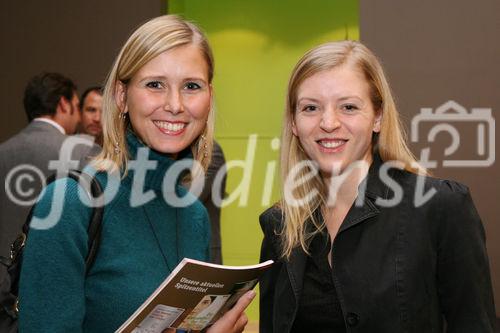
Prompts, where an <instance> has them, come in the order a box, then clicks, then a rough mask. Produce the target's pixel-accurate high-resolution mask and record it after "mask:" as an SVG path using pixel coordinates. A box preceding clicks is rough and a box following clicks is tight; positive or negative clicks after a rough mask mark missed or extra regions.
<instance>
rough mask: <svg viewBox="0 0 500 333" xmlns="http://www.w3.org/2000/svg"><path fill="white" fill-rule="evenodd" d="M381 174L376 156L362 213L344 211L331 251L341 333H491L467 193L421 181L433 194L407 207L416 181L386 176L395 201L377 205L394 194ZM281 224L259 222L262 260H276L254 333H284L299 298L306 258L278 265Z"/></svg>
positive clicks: (269, 219) (263, 286)
mask: <svg viewBox="0 0 500 333" xmlns="http://www.w3.org/2000/svg"><path fill="white" fill-rule="evenodd" d="M380 166H381V161H380V160H379V159H378V158H377V159H376V161H375V162H374V163H373V164H372V166H371V168H370V172H369V175H368V177H367V183H366V180H365V182H364V183H362V185H365V184H367V185H366V196H365V198H364V200H363V204H362V206H360V207H356V206H355V205H353V207H352V208H351V209H350V211H349V212H348V214H347V216H346V218H345V220H344V221H343V223H342V225H341V227H340V230H339V232H338V234H337V236H336V238H335V241H334V244H333V252H332V255H333V259H332V261H333V267H332V271H333V280H334V284H335V287H336V289H337V294H338V297H339V301H340V304H341V308H342V312H343V314H344V317H345V323H346V328H347V332H367V333H368V332H369V333H377V332H380V333H387V332H391V333H392V332H415V333H422V332H443V325H444V320H443V319H445V321H446V322H447V332H464V333H466V332H467V333H469V332H474V333H481V332H494V326H495V308H494V304H493V296H492V295H493V293H492V286H491V278H490V271H489V266H488V257H487V254H486V248H485V235H484V230H483V226H482V224H481V220H480V218H479V216H478V214H477V212H476V209H475V208H474V205H473V203H472V200H471V197H470V195H469V191H468V189H467V188H466V187H465V186H463V185H461V184H458V183H456V182H452V181H446V180H437V179H432V178H425V186H424V188H425V190H426V192H427V191H428V190H429V189H430V188H435V189H436V191H437V192H436V194H435V195H434V196H433V197H432V198H431V199H430V200H429V201H428V202H426V203H425V204H423V205H421V206H419V207H415V205H414V199H415V198H417V199H418V194H417V195H416V194H415V193H416V192H415V188H416V182H417V178H419V177H417V176H416V175H414V174H411V173H408V172H405V171H401V170H396V169H392V171H391V172H390V173H389V175H390V177H391V179H392V180H393V181H395V182H396V183H397V184H398V185H399V186H400V187H401V190H402V193H403V198H402V201H401V202H400V203H399V204H397V205H395V206H393V207H383V206H382V205H381V204H380V202H379V201H377V198H382V199H391V198H393V196H394V194H395V192H394V191H393V189H395V187H394V186H393V185H392V186H388V185H387V184H388V182H384V181H382V179H381V178H380V177H379V176H378V175H379V170H380ZM386 183H387V184H386ZM360 188H361V187H360ZM426 192H424V193H426ZM282 221H283V220H282V214H281V211H280V209H279V208H276V207H273V208H271V209H269V210H267V211H266V212H264V213H263V214H262V215H261V217H260V223H261V227H262V230H263V232H264V240H263V243H262V249H261V261H264V260H268V259H273V260H275V261H277V263H276V264H275V265H274V266H273V267H272V269H271V270H270V271H268V272H266V273H265V274H264V276H263V277H262V279H261V281H260V332H261V333H269V332H279V333H286V332H289V331H290V329H291V327H292V324H293V321H294V318H295V315H296V312H297V307H298V304H299V302H300V299H301V288H302V280H303V276H304V268H305V264H306V260H307V255H306V254H305V252H304V251H303V250H302V249H301V248H296V249H295V250H294V251H293V253H292V255H291V258H290V260H285V259H283V258H281V257H280V249H281V248H280V238H279V237H278V236H277V233H278V232H279V231H280V230H281V228H282V225H283V222H282Z"/></svg>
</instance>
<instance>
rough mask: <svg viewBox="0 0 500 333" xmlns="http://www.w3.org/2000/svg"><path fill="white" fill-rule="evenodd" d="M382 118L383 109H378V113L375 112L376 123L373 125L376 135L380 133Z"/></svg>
mask: <svg viewBox="0 0 500 333" xmlns="http://www.w3.org/2000/svg"><path fill="white" fill-rule="evenodd" d="M382 116H383V112H382V109H378V110H377V111H375V122H374V123H373V132H375V133H379V132H380V127H381V123H382Z"/></svg>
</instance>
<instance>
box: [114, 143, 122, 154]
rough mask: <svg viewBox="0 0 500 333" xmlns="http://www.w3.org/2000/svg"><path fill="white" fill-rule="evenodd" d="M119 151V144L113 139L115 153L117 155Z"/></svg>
mask: <svg viewBox="0 0 500 333" xmlns="http://www.w3.org/2000/svg"><path fill="white" fill-rule="evenodd" d="M121 151H122V150H121V149H120V145H118V142H117V141H115V154H116V155H118V154H120V152H121Z"/></svg>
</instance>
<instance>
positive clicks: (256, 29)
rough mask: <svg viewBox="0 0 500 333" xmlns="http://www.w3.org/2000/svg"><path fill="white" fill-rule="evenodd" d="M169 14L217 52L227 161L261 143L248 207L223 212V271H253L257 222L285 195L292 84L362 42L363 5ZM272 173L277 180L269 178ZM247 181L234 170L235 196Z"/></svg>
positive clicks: (276, 5) (190, 8) (257, 3)
mask: <svg viewBox="0 0 500 333" xmlns="http://www.w3.org/2000/svg"><path fill="white" fill-rule="evenodd" d="M168 12H169V13H176V14H180V15H182V16H183V17H185V18H187V19H189V20H191V21H194V22H195V23H197V24H199V25H200V26H201V28H202V29H203V30H204V31H205V32H206V33H207V35H208V38H209V40H210V43H211V45H212V48H213V51H214V57H215V79H214V88H215V96H216V110H217V123H216V138H217V141H218V142H219V143H220V144H221V146H222V148H223V149H224V153H225V155H226V160H227V161H232V160H233V161H234V160H245V158H246V156H247V151H248V150H249V149H251V148H252V145H249V144H248V142H249V137H250V136H251V135H253V136H252V138H255V140H254V142H255V144H254V147H255V154H254V157H253V163H252V172H251V179H250V186H249V188H248V191H245V192H246V193H248V198H247V202H246V203H245V202H241V200H240V199H241V198H237V200H234V201H233V202H231V203H230V204H228V205H227V206H224V208H223V209H222V248H223V257H224V263H225V264H228V265H248V264H254V263H256V262H257V261H258V258H259V249H260V242H261V239H262V235H261V231H260V228H259V224H258V216H259V214H260V213H261V212H262V211H263V210H265V209H266V208H267V207H269V206H270V205H272V203H273V202H275V201H276V200H277V199H278V198H279V193H280V190H279V170H278V162H277V160H278V150H277V149H276V148H277V147H276V142H275V141H276V139H275V138H277V137H279V135H280V131H281V119H282V113H283V108H284V99H285V93H286V86H287V80H288V77H289V75H290V72H291V70H292V68H293V66H294V65H295V63H296V62H297V61H298V59H299V58H300V57H301V56H302V55H303V54H304V53H305V52H306V51H307V50H308V49H310V48H311V47H313V46H315V45H317V44H320V43H323V42H326V41H332V40H341V39H346V37H347V38H349V39H358V38H359V30H358V1H353V0H351V1H340V0H339V1H327V0H321V1H320V0H313V1H307V2H306V1H298V0H289V1H264V0H254V1H241V0H213V1H206V0H170V1H168ZM252 140H253V139H252ZM273 140H274V141H273ZM273 144H274V145H273ZM252 151H253V150H252ZM233 163H234V162H233ZM236 164H237V163H236ZM273 165H274V169H273V170H274V179H272V178H271V177H270V172H269V170H268V169H269V168H271V167H272V166H273ZM247 168H249V166H248V167H247ZM243 174H244V172H243V170H242V168H240V167H235V168H232V169H230V170H229V173H228V183H227V192H228V194H229V195H230V196H231V194H232V193H233V192H234V190H235V189H237V188H238V186H239V185H240V183H241V182H242V179H243ZM266 175H267V176H266ZM266 183H267V186H266ZM264 193H267V194H269V193H270V196H269V195H264ZM263 195H264V198H263ZM267 198H269V200H266V199H267ZM257 303H258V302H253V303H252V305H251V307H250V309H249V311H248V314H249V317H250V320H251V321H256V320H257V319H258V315H257V313H258V310H257Z"/></svg>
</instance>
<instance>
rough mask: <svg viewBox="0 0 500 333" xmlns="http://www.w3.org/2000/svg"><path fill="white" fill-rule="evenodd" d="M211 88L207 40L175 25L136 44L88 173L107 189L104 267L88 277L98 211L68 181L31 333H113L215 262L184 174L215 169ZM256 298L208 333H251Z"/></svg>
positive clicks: (49, 204)
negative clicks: (171, 277)
mask: <svg viewBox="0 0 500 333" xmlns="http://www.w3.org/2000/svg"><path fill="white" fill-rule="evenodd" d="M212 77H213V58H212V52H211V50H210V47H209V45H208V42H207V39H206V37H205V36H204V35H203V34H202V33H201V32H200V30H199V29H198V28H197V27H196V26H195V25H193V24H191V23H189V22H186V21H184V20H182V19H180V18H178V17H176V16H162V17H158V18H156V19H153V20H151V21H149V22H147V23H145V24H144V25H143V26H141V27H139V28H138V29H137V30H136V31H135V32H134V33H133V34H132V35H131V36H130V38H129V39H128V40H127V42H126V43H125V45H124V46H123V48H122V50H121V51H120V53H119V55H118V57H117V58H116V60H115V63H114V65H113V67H112V69H111V72H110V73H109V76H108V79H107V83H106V87H105V91H104V105H103V123H104V143H103V150H102V153H101V154H100V155H99V156H97V157H96V159H95V160H94V161H93V168H92V169H89V170H87V172H91V173H96V174H97V179H98V180H99V182H100V183H101V185H102V186H103V188H105V192H104V198H105V201H106V202H105V207H104V217H103V220H102V228H103V229H102V235H101V242H100V246H99V250H98V253H97V256H96V258H95V262H94V264H93V265H92V266H91V268H90V270H89V272H88V273H86V272H85V269H86V266H85V258H86V257H87V254H88V246H87V241H88V232H87V228H88V225H89V221H90V218H91V213H92V208H91V207H89V205H88V202H85V199H84V197H85V195H83V196H82V195H79V192H80V191H79V189H80V185H78V184H77V183H76V182H75V181H73V180H69V179H62V180H58V181H56V182H55V183H53V184H51V185H50V186H48V187H47V189H46V190H45V191H44V193H42V195H41V198H40V200H39V202H38V204H37V206H36V209H35V212H34V219H33V220H32V223H31V230H30V233H29V237H28V241H27V244H26V248H25V253H24V260H23V267H22V272H21V280H20V304H19V308H20V317H19V318H20V330H21V332H51V333H58V332H72V333H77V332H113V331H115V330H116V329H117V328H118V327H119V326H120V325H121V324H122V323H123V322H124V321H125V320H126V319H127V318H128V317H129V316H130V315H131V314H132V313H133V312H134V311H135V310H136V309H137V308H138V307H139V306H140V305H141V304H142V303H143V302H144V301H145V300H146V298H147V297H148V296H149V295H150V294H151V293H152V292H153V291H154V290H155V289H156V288H157V287H158V285H159V284H160V283H161V282H162V281H163V280H164V279H165V277H166V276H168V274H169V273H170V272H171V271H172V270H173V269H174V268H175V266H176V265H177V264H178V263H179V262H180V261H181V260H182V259H183V258H184V257H189V258H194V259H198V260H205V261H208V259H209V241H210V226H209V222H208V216H207V213H206V210H205V209H204V208H203V206H202V204H201V203H200V202H199V201H197V200H196V198H195V197H194V196H193V195H191V194H190V193H189V192H188V191H187V190H186V189H185V187H184V186H183V185H185V184H182V182H183V181H184V180H185V179H186V177H184V178H182V177H179V172H178V171H179V170H180V169H182V167H184V168H185V167H186V166H188V165H192V166H193V167H192V172H191V179H192V183H193V184H194V183H196V180H197V179H202V178H198V176H199V174H201V171H202V170H206V168H207V166H208V164H209V162H210V161H209V156H211V150H212V142H213V123H214V114H213V110H212V85H211V82H212ZM196 167H197V168H196ZM179 178H182V179H179ZM58 204H62V205H59V206H58ZM57 207H62V209H61V210H60V211H58V210H57ZM253 297H254V293H253V292H249V293H248V294H247V295H245V297H243V298H242V299H241V300H240V302H239V303H238V304H237V305H236V306H235V307H234V308H233V309H232V310H231V311H229V312H228V313H227V314H226V315H225V316H224V317H223V318H221V319H220V320H219V321H217V322H216V323H215V324H214V325H213V326H212V327H210V328H209V329H208V332H210V333H217V332H224V333H227V332H242V331H243V328H244V326H245V324H246V322H247V319H246V316H245V314H244V312H243V311H244V309H245V308H246V306H247V305H248V304H249V303H250V301H251V299H252V298H253Z"/></svg>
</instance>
